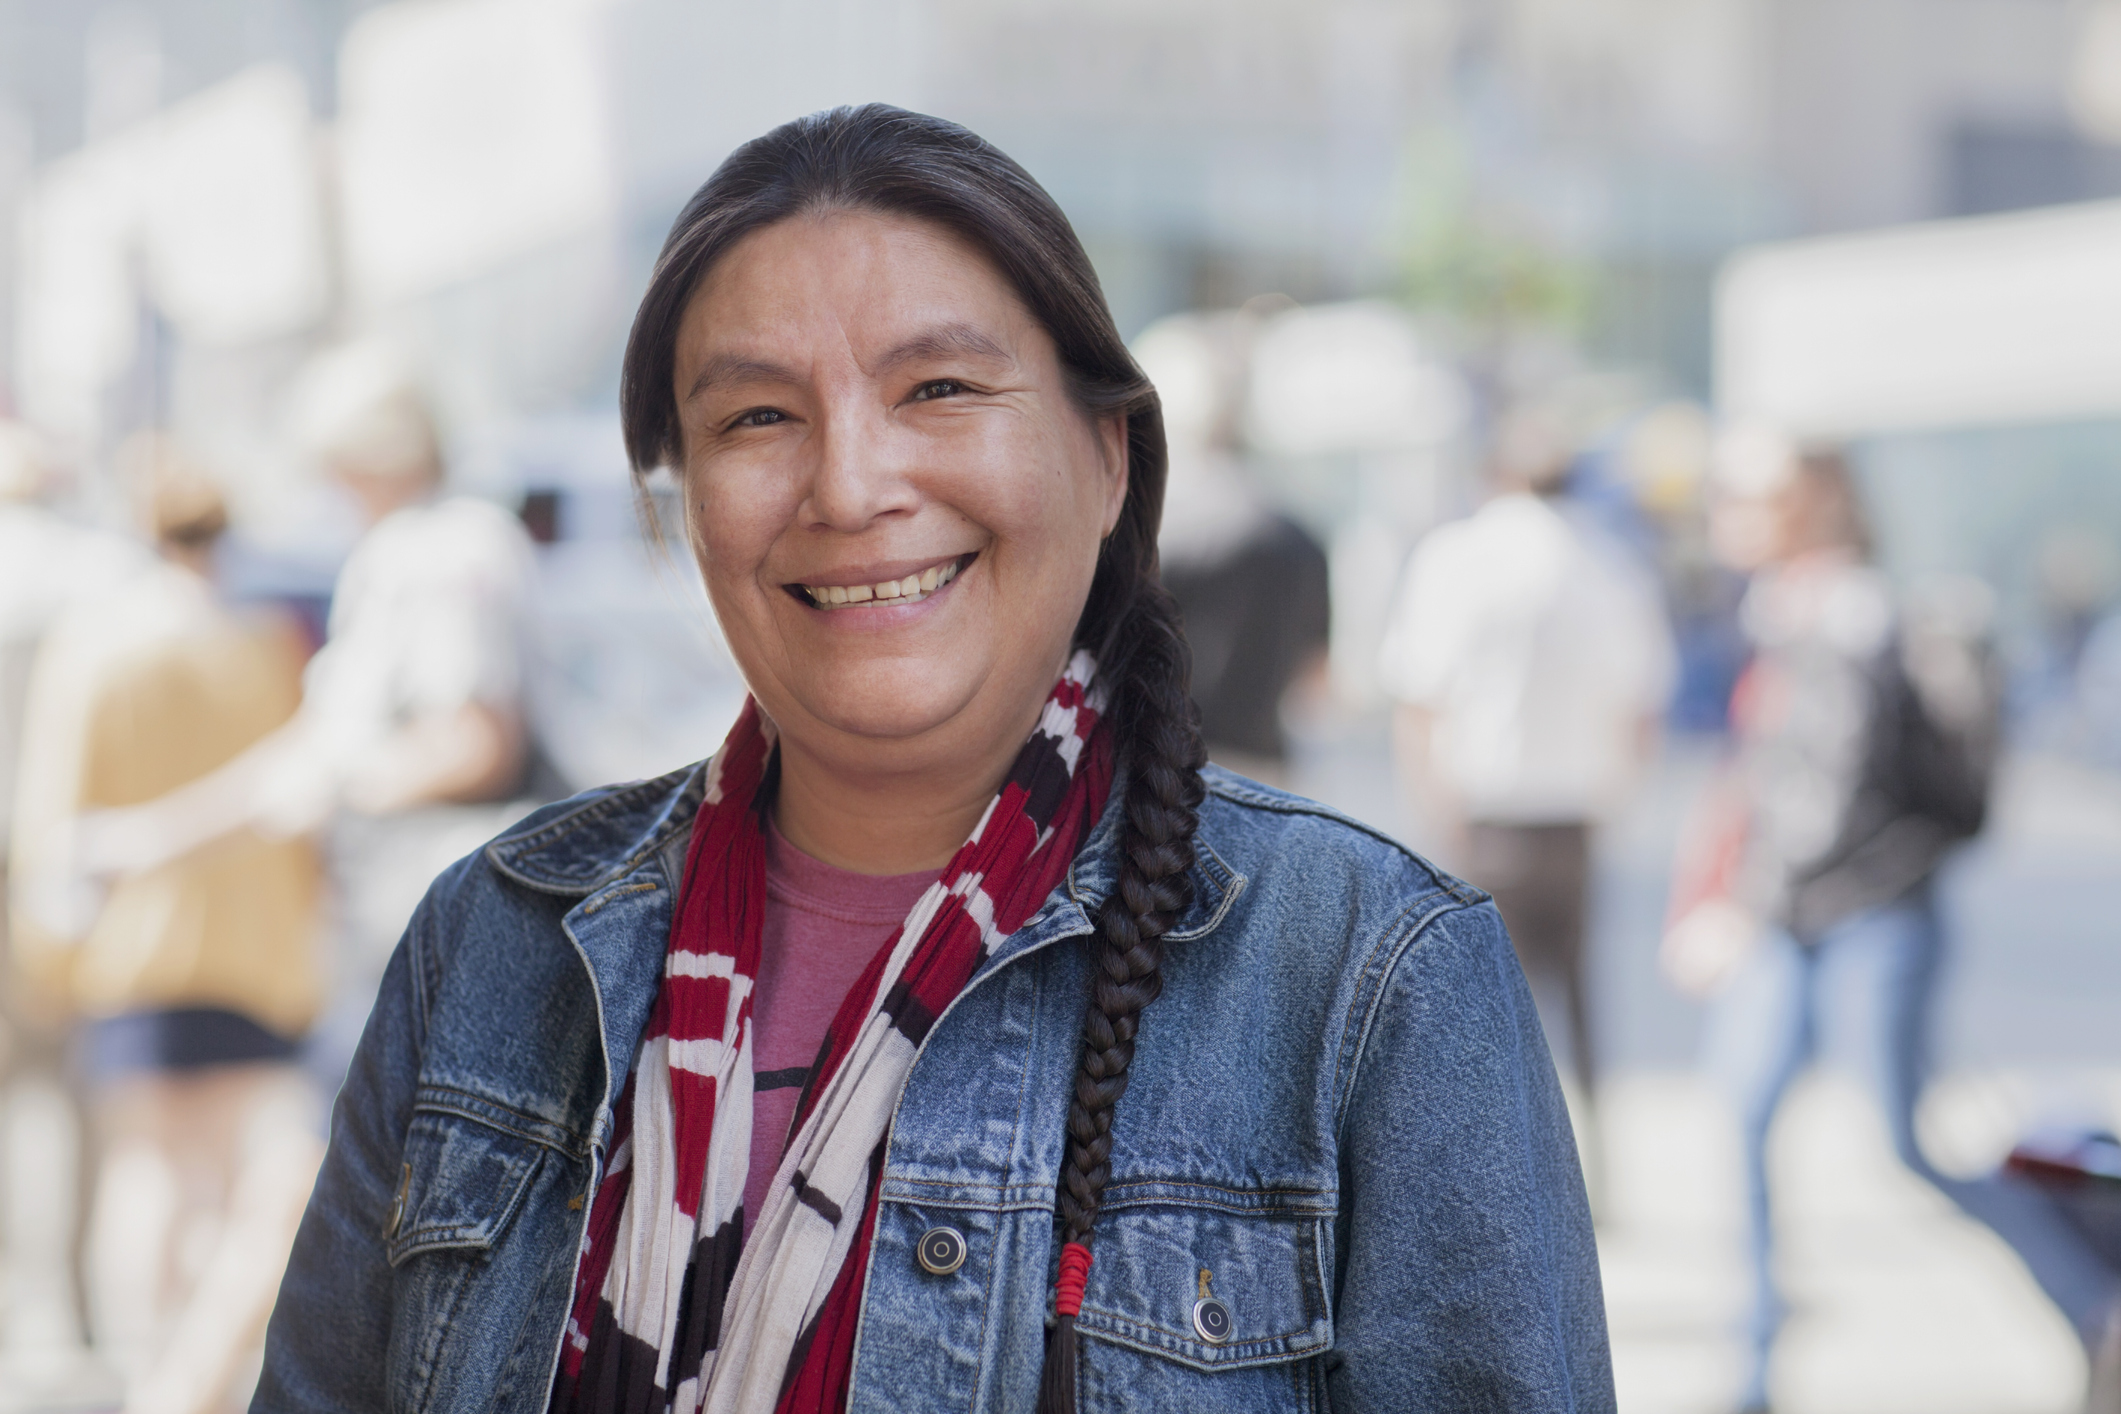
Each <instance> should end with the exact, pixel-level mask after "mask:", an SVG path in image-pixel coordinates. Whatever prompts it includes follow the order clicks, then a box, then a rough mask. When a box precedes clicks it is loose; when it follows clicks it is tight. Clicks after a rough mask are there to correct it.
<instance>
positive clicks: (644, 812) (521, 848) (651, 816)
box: [486, 762, 1245, 951]
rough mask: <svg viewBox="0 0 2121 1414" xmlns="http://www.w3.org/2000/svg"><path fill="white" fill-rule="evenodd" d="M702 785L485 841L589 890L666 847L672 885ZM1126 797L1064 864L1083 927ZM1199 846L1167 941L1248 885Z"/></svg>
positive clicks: (1105, 871)
mask: <svg viewBox="0 0 2121 1414" xmlns="http://www.w3.org/2000/svg"><path fill="white" fill-rule="evenodd" d="M706 789H707V768H706V763H704V762H701V763H699V764H697V765H693V766H688V767H686V768H685V769H683V770H680V771H673V772H671V773H670V774H669V775H667V776H659V777H657V778H656V779H654V780H650V781H640V782H637V783H635V784H633V785H630V786H621V787H618V788H617V789H615V790H612V791H609V792H606V793H604V794H601V795H595V796H592V797H590V798H589V799H587V800H585V801H583V802H581V803H580V804H578V805H574V806H572V807H571V808H569V807H566V806H562V807H559V808H558V809H559V813H557V814H555V815H551V816H547V817H545V818H543V819H537V820H534V821H533V822H531V823H530V824H528V825H526V826H525V827H523V828H522V829H520V830H518V831H516V832H514V833H511V834H506V835H503V836H501V837H500V838H499V839H497V840H495V841H494V842H493V843H492V844H490V845H488V846H487V847H486V857H487V858H488V859H489V860H490V861H491V862H492V863H493V865H494V867H495V868H497V869H499V870H500V871H501V872H502V873H503V874H505V875H506V876H508V877H509V878H511V879H514V880H515V881H516V882H517V883H520V884H523V885H526V886H528V887H530V888H533V889H537V890H539V891H540V892H543V893H549V894H558V895H561V896H564V897H576V898H586V897H587V896H588V895H590V894H592V893H595V892H597V890H598V889H599V888H600V887H601V886H603V885H604V884H607V883H611V882H614V881H616V880H619V879H621V878H624V877H625V876H627V875H629V874H631V873H633V872H634V871H635V870H636V869H638V868H640V867H641V866H642V865H643V864H646V863H647V862H649V860H651V859H652V858H654V857H655V856H656V855H658V854H661V855H663V856H665V870H664V872H665V873H666V875H667V876H668V878H669V881H670V884H671V886H672V887H675V886H676V884H677V882H678V879H679V877H680V876H681V874H682V872H683V864H684V857H685V844H686V841H687V840H688V839H689V837H690V835H691V832H692V822H693V819H694V817H695V816H697V815H698V814H699V810H700V802H701V800H703V799H704V798H705V795H706ZM1125 802H1126V778H1125V776H1124V775H1123V774H1119V775H1115V776H1114V777H1113V781H1112V793H1111V795H1110V797H1109V798H1108V799H1107V800H1106V802H1105V810H1104V814H1103V815H1102V816H1100V817H1099V819H1098V822H1097V825H1096V828H1094V829H1093V830H1092V831H1091V832H1090V838H1089V839H1088V840H1087V841H1085V842H1084V845H1083V848H1082V849H1081V850H1080V851H1078V852H1077V854H1076V856H1075V860H1074V862H1073V863H1072V864H1071V865H1070V866H1069V868H1068V879H1067V884H1066V888H1067V895H1068V899H1069V901H1070V902H1071V903H1072V904H1073V906H1074V909H1075V911H1078V912H1080V914H1081V916H1082V920H1083V923H1084V925H1085V926H1086V927H1087V926H1088V921H1089V919H1090V918H1092V917H1094V916H1095V915H1096V912H1097V909H1098V906H1099V905H1100V904H1102V903H1103V902H1104V901H1105V898H1106V896H1107V895H1109V894H1110V893H1111V892H1112V889H1113V887H1114V884H1115V882H1116V880H1117V879H1118V877H1119V862H1120V831H1121V828H1122V826H1123V824H1124V823H1125V818H1126V817H1125V811H1124V806H1125ZM1193 853H1194V863H1193V868H1192V870H1191V871H1190V873H1191V877H1192V881H1193V889H1192V893H1193V897H1192V900H1191V902H1189V903H1188V904H1187V905H1186V908H1185V911H1184V912H1183V913H1181V914H1180V915H1179V918H1178V923H1177V925H1176V926H1175V927H1174V928H1173V929H1172V930H1171V932H1170V933H1169V934H1168V935H1166V936H1167V938H1168V940H1169V941H1171V942H1185V941H1188V940H1190V939H1193V938H1199V937H1204V936H1206V935H1207V934H1208V933H1210V932H1212V931H1214V929H1215V927H1216V925H1217V924H1219V923H1221V922H1222V920H1223V916H1224V915H1225V914H1226V913H1228V912H1229V911H1230V905H1231V904H1233V903H1234V902H1236V900H1237V896H1238V894H1239V893H1241V892H1242V891H1243V889H1244V887H1245V877H1244V875H1242V874H1240V873H1238V872H1237V871H1236V870H1234V869H1232V868H1231V867H1230V866H1229V865H1228V864H1227V863H1226V862H1224V860H1223V857H1222V856H1221V855H1220V854H1218V853H1217V852H1216V849H1215V846H1214V844H1213V842H1212V841H1211V840H1210V839H1209V838H1208V832H1207V829H1206V827H1205V826H1203V827H1202V828H1201V829H1200V830H1199V831H1198V832H1197V833H1196V834H1195V835H1194V837H1193ZM1042 912H1043V910H1042ZM1027 926H1028V925H1027ZM1004 951H1013V950H1010V949H1005V950H1004Z"/></svg>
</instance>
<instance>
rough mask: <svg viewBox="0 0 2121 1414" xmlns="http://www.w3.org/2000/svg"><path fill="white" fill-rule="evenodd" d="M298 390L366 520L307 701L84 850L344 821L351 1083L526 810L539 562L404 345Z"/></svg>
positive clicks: (345, 1050) (197, 843)
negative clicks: (529, 642) (461, 866)
mask: <svg viewBox="0 0 2121 1414" xmlns="http://www.w3.org/2000/svg"><path fill="white" fill-rule="evenodd" d="M294 401H295V421H296V424H297V432H298V435H299V436H300V438H301V440H302V441H303V443H304V445H305V446H306V447H307V448H308V449H309V450H310V451H311V453H312V454H313V455H314V456H315V457H316V459H317V460H318V461H319V462H320V463H321V465H322V466H323V468H324V470H325V472H326V473H327V474H328V475H329V476H330V477H331V478H332V480H333V481H335V482H336V483H337V484H338V485H339V486H340V487H342V488H343V489H344V490H345V491H346V492H347V493H348V494H349V495H350V496H351V498H352V499H353V501H354V503H355V504H356V505H357V506H358V507H359V508H360V512H361V514H362V517H363V519H364V520H365V521H366V522H367V528H366V531H365V533H364V534H363V535H362V537H361V540H360V542H359V543H358V544H357V545H356V546H355V548H354V550H353V553H352V554H351V555H350V556H349V557H348V558H347V561H346V564H345V566H344V568H343V569H342V570H341V571H340V573H339V579H338V584H337V586H336V588H335V589H334V591H333V595H332V608H331V618H330V622H329V625H328V632H327V638H326V642H325V644H324V647H323V648H322V649H321V650H320V651H319V652H318V653H317V655H316V657H315V658H314V659H313V660H312V661H311V662H310V665H309V669H308V672H307V674H306V677H305V680H304V691H303V699H302V708H301V711H300V712H299V713H298V714H297V715H296V716H295V717H294V719H293V720H291V721H290V722H288V724H287V725H286V726H285V727H284V728H283V729H281V730H280V731H277V732H275V733H274V734H273V735H272V736H270V737H269V738H267V739H265V740H264V741H261V742H259V743H258V744H257V745H256V746H255V747H253V748H252V749H251V750H249V751H247V752H245V753H244V754H243V755H241V756H240V757H237V758H236V759H235V760H233V761H231V762H229V763H228V764H227V765H226V766H224V767H222V768H221V769H220V770H218V771H216V772H214V773H213V774H211V775H210V776H207V777H204V778H202V779H200V780H198V781H195V782H193V783H191V784H190V785H187V786H186V787H185V788H184V789H182V790H180V791H174V792H172V793H170V794H169V795H167V796H164V797H162V798H161V799H159V800H156V801H154V802H152V803H149V804H146V805H140V806H135V807H132V808H130V809H127V810H122V811H115V810H114V811H105V812H100V813H99V814H98V815H96V816H94V817H91V818H90V819H89V820H88V821H87V822H85V827H84V834H85V844H84V858H83V861H82V864H83V867H84V868H86V869H89V870H92V871H102V872H112V871H123V870H136V869H139V868H142V867H145V866H147V865H150V864H152V863H154V862H157V861H160V860H164V859H169V858H175V857H178V856H180V855H182V854H184V853H186V852H188V851H190V850H193V849H197V848H200V847H202V846H204V845H205V844H207V843H209V842H210V841H212V840H214V839H217V838H218V837H220V836H221V835H223V834H225V833H227V832H229V831H232V830H238V829H242V828H246V827H248V826H251V825H260V826H263V827H265V828H267V829H269V830H273V831H278V832H281V833H299V832H303V831H308V830H312V829H317V828H320V827H327V826H328V830H329V851H328V852H329V855H330V861H331V868H332V876H333V882H334V885H335V888H334V896H335V902H336V905H337V916H338V927H337V930H336V932H337V936H338V943H339V946H338V950H337V958H338V966H337V976H336V978H335V979H334V982H333V985H332V987H331V993H332V1004H331V1008H330V1011H329V1014H328V1015H327V1016H326V1018H325V1019H324V1021H323V1022H322V1024H321V1025H320V1028H319V1030H320V1033H321V1034H320V1035H319V1036H318V1037H317V1038H316V1041H315V1044H314V1046H313V1058H314V1060H315V1063H316V1065H317V1067H318V1070H319V1073H320V1075H321V1076H322V1077H323V1078H324V1079H326V1081H327V1082H328V1083H329V1084H332V1085H336V1083H337V1079H338V1075H339V1073H340V1072H341V1071H343V1068H344V1061H345V1059H346V1057H347V1056H349V1055H350V1054H351V1053H352V1049H353V1043H354V1041H355V1040H356V1038H357V1037H358V1035H359V1031H360V1026H361V1023H362V1020H363V1019H364V1018H365V1017H366V1016H367V1014H368V1007H369V1003H370V1001H371V999H372V998H373V996H374V991H375V986H376V984H377V982H378V981H380V979H381V977H382V974H383V967H384V963H385V961H386V959H387V958H388V957H389V955H390V951H391V949H392V948H393V947H394V946H396V943H397V940H398V937H399V935H400V934H401V933H402V932H403V931H404V928H405V924H406V922H407V921H408V920H409V919H410V918H411V917H412V912H413V909H414V907H415V906H416V905H417V904H418V902H419V899H420V896H421V895H422V894H423V893H424V892H425V891H426V889H427V886H428V884H429V882H430V881H432V880H433V878H434V877H435V875H436V874H438V873H439V872H441V870H442V869H443V868H445V867H446V866H447V865H449V864H450V863H451V862H452V861H453V860H455V859H457V858H459V857H460V856H462V855H463V854H465V853H466V852H468V851H470V850H472V849H474V848H476V847H477V846H478V845H479V843H480V842H481V841H483V840H485V839H487V838H490V837H491V836H492V835H493V833H494V832H495V831H497V830H499V829H500V828H501V827H503V826H504V825H506V824H507V823H508V822H509V821H510V820H512V819H514V818H516V817H517V816H519V815H520V814H521V813H522V812H523V810H524V809H526V808H527V806H526V805H524V804H521V803H518V801H517V797H518V795H519V793H520V792H521V791H522V790H523V789H525V786H526V778H527V774H528V768H529V763H530V760H531V753H530V751H529V746H528V731H527V726H526V714H525V711H524V707H523V679H524V664H523V656H524V632H525V624H524V619H525V615H526V612H527V609H528V601H529V597H530V586H531V581H532V575H533V572H534V563H533V560H532V557H531V549H530V541H529V538H528V536H527V535H526V534H525V533H524V530H523V528H522V526H521V524H520V523H519V522H518V521H517V520H516V519H515V517H513V516H511V515H509V514H508V513H507V512H505V511H503V510H501V509H500V508H499V507H497V506H494V505H492V504H491V503H489V502H486V501H483V500H479V499H477V498H474V497H468V496H451V495H448V494H446V493H445V491H444V489H443V461H442V448H441V439H440V436H439V433H438V430H437V427H436V424H435V418H434V415H433V412H432V409H431V407H430V405H429V402H428V400H427V398H426V395H425V394H424V392H423V391H422V390H421V388H420V387H419V385H418V383H417V381H416V380H415V379H414V378H413V377H412V375H411V373H410V372H409V370H408V369H407V368H406V367H405V366H404V365H403V363H402V362H401V361H399V360H398V359H397V358H396V356H395V355H394V354H393V353H392V351H390V350H389V349H387V348H384V347H381V346H378V345H368V344H356V345H350V346H347V347H345V348H341V349H338V350H334V351H331V352H330V353H328V354H326V355H324V356H322V357H321V358H320V359H319V360H318V361H317V362H316V363H315V364H314V365H312V367H311V368H310V369H308V370H307V371H306V373H305V375H304V377H303V379H302V381H301V385H300V387H299V388H298V391H297V395H296V398H295V400H294Z"/></svg>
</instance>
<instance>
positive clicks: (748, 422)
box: [729, 408, 788, 427]
mask: <svg viewBox="0 0 2121 1414" xmlns="http://www.w3.org/2000/svg"><path fill="white" fill-rule="evenodd" d="M787 420H788V414H787V413H784V412H782V411H781V410H780V409H779V408H753V409H752V410H751V411H750V412H741V413H738V414H737V416H736V420H735V421H734V422H732V423H730V424H729V425H730V426H731V427H771V426H773V424H774V423H776V422H786V421H787Z"/></svg>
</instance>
